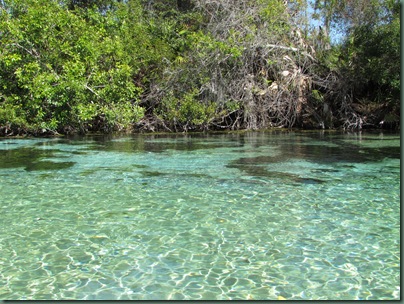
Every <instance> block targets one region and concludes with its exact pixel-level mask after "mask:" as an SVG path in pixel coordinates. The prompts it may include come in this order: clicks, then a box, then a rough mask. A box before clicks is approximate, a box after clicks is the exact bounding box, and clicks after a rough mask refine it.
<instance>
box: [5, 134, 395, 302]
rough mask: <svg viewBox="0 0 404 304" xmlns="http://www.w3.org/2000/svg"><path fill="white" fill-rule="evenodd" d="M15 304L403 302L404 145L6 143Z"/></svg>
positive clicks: (346, 140) (345, 140)
mask: <svg viewBox="0 0 404 304" xmlns="http://www.w3.org/2000/svg"><path fill="white" fill-rule="evenodd" d="M0 198H1V199H0V201H1V205H0V207H1V212H0V252H1V255H0V300H6V299H8V300H23V299H27V300H69V299H71V300H129V299H134V300H165V299H173V300H179V299H189V300H193V299H202V300H224V299H238V300H244V299H251V300H276V299H288V300H289V299H290V300H297V299H301V300H309V299H310V300H321V299H323V300H358V299H362V300H366V299H368V300H383V299H384V300H398V299H400V135H399V134H398V133H389V132H386V131H373V132H372V131H363V132H361V133H358V132H337V131H284V130H277V131H261V132H234V133H209V134H176V135H169V134H143V135H142V134H138V135H114V136H113V135H109V136H105V135H104V136H102V135H98V136H97V135H92V136H81V137H80V136H76V137H61V138H21V139H10V138H3V139H0Z"/></svg>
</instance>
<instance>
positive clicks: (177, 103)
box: [159, 89, 216, 130]
mask: <svg viewBox="0 0 404 304" xmlns="http://www.w3.org/2000/svg"><path fill="white" fill-rule="evenodd" d="M198 95H199V92H198V90H196V89H194V90H192V91H189V92H185V93H184V94H183V95H182V96H180V98H175V97H174V96H173V95H169V96H168V97H167V98H165V99H164V100H163V102H162V105H161V108H160V110H159V113H160V117H161V118H162V119H164V120H168V121H171V122H173V123H174V124H179V125H180V126H181V127H184V128H185V129H186V130H187V129H194V128H206V126H207V125H208V123H209V122H210V121H211V120H213V119H214V118H215V113H216V105H215V103H213V102H208V103H204V102H200V101H199V100H198Z"/></svg>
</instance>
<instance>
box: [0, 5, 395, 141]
mask: <svg viewBox="0 0 404 304" xmlns="http://www.w3.org/2000/svg"><path fill="white" fill-rule="evenodd" d="M311 5H312V6H314V7H313V9H314V15H313V16H311V17H310V16H309V11H310V10H309V6H311ZM314 19H316V20H317V22H318V24H321V26H313V25H312V22H311V21H310V20H314ZM337 29H338V30H339V32H338V37H340V38H339V40H338V41H333V40H331V38H332V35H331V34H330V33H331V32H335V31H336V30H337ZM399 43H400V3H399V1H398V0H355V1H348V0H327V1H326V0H313V1H308V0H294V1H280V0H255V1H250V0H239V1H233V0H220V1H219V0H215V1H212V0H177V1H174V0H170V1H160V0H156V1H149V0H91V1H83V0H64V1H55V0H51V1H44V0H2V1H0V135H2V136H12V135H22V134H31V135H41V136H43V135H55V134H70V133H88V132H92V131H96V132H113V131H130V130H134V131H170V132H176V131H177V132H178V131H181V132H183V131H185V132H186V131H206V130H236V129H250V130H254V129H263V128H271V127H286V128H292V127H298V128H344V129H361V128H366V127H370V128H376V127H393V128H398V127H399V120H400V47H399Z"/></svg>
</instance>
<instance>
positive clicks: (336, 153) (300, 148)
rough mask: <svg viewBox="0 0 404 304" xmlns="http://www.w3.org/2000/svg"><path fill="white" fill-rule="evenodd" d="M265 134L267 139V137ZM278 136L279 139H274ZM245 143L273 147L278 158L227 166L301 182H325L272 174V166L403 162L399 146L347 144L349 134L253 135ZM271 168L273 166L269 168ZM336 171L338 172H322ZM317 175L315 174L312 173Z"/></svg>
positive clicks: (237, 161) (246, 159)
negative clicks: (284, 163) (392, 160)
mask: <svg viewBox="0 0 404 304" xmlns="http://www.w3.org/2000/svg"><path fill="white" fill-rule="evenodd" d="M263 135H264V136H263ZM273 135H275V136H273ZM364 138H365V139H366V140H369V141H370V140H375V139H376V140H379V138H375V137H374V136H369V137H362V138H361V140H363V139H364ZM244 142H249V143H250V145H252V146H253V147H255V148H258V147H261V146H265V145H267V146H268V144H270V145H271V146H272V147H275V148H276V149H277V151H278V153H277V155H272V156H271V155H268V156H262V155H261V156H256V157H241V158H238V159H235V160H233V161H231V162H230V163H229V164H228V165H227V167H229V168H236V169H239V170H240V171H242V172H244V173H246V174H248V175H250V176H255V177H267V178H276V179H282V180H291V181H295V182H300V183H305V184H306V183H322V182H324V181H322V180H319V179H314V178H313V179H312V178H302V177H300V176H298V175H296V174H292V173H286V172H278V171H271V168H270V165H271V164H278V163H282V162H289V161H290V160H291V159H300V160H304V161H308V162H312V163H318V164H322V165H331V166H332V165H338V166H341V165H342V166H344V165H345V166H350V164H352V163H366V162H378V161H382V160H384V159H385V158H396V159H400V156H401V154H400V147H399V146H378V145H376V146H375V147H368V146H363V145H361V144H360V142H358V143H355V142H347V137H346V135H345V134H335V133H329V134H325V135H324V133H321V132H294V131H293V132H284V133H279V132H276V133H273V134H272V133H270V132H269V133H250V134H247V135H246V138H245V139H244ZM268 166H269V167H268ZM318 170H336V169H318ZM312 172H313V173H315V171H312Z"/></svg>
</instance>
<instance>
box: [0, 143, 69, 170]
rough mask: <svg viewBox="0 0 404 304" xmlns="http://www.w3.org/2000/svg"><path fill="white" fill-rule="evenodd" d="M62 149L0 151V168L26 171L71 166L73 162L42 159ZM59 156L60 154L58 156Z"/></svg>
mask: <svg viewBox="0 0 404 304" xmlns="http://www.w3.org/2000/svg"><path fill="white" fill-rule="evenodd" d="M60 152H63V151H60V150H57V149H46V150H43V149H36V148H31V147H30V148H27V147H23V148H17V149H11V150H2V151H0V168H1V169H8V168H25V170H26V171H37V170H61V169H67V168H70V167H72V166H73V165H74V164H75V162H71V161H64V162H61V161H58V162H53V161H50V160H42V159H44V158H53V157H55V154H56V153H60ZM58 158H60V156H58Z"/></svg>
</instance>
